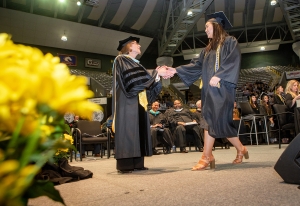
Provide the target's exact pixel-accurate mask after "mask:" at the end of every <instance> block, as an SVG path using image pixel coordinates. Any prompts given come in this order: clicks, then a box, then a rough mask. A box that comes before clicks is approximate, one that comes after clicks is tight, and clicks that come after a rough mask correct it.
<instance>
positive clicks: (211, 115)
mask: <svg viewBox="0 0 300 206" xmlns="http://www.w3.org/2000/svg"><path fill="white" fill-rule="evenodd" d="M215 63H216V51H215V50H212V51H210V52H209V53H207V54H206V55H205V50H203V51H202V52H201V53H200V55H199V58H198V59H193V60H192V61H191V63H190V64H188V65H182V66H179V67H177V68H176V70H177V73H178V75H179V77H180V78H181V79H182V81H183V82H184V83H185V84H186V85H187V86H189V85H191V84H192V83H193V82H195V81H196V80H197V79H199V78H200V77H201V76H202V82H203V87H202V91H201V100H202V114H203V117H204V119H205V121H206V122H207V124H208V126H209V128H208V132H209V134H210V135H211V136H212V137H215V138H224V137H236V136H237V130H236V128H235V127H234V125H233V120H232V119H233V118H232V110H233V105H234V100H235V88H236V84H237V82H238V78H239V73H240V64H241V52H240V49H239V46H238V42H237V40H236V39H235V38H234V37H232V36H227V37H226V39H225V41H224V44H223V46H221V48H220V66H219V69H218V70H217V71H216V72H215ZM213 76H217V77H219V78H220V79H221V81H220V85H221V86H220V88H217V87H212V86H210V85H209V81H210V79H211V78H212V77H213Z"/></svg>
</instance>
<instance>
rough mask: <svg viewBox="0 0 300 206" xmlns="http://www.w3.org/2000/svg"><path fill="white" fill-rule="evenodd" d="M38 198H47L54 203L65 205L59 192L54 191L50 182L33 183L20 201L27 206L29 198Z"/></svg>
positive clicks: (37, 181)
mask: <svg viewBox="0 0 300 206" xmlns="http://www.w3.org/2000/svg"><path fill="white" fill-rule="evenodd" d="M40 196H47V197H49V198H50V199H52V200H54V201H56V202H60V203H62V204H63V205H66V204H65V202H64V200H63V198H62V197H61V196H60V193H59V191H58V190H56V189H55V187H54V184H53V183H52V182H50V181H41V180H36V181H34V182H33V184H32V185H31V186H30V187H29V188H28V189H27V190H26V192H25V193H24V195H23V198H22V199H23V200H24V202H26V205H27V203H28V199H29V198H37V197H40Z"/></svg>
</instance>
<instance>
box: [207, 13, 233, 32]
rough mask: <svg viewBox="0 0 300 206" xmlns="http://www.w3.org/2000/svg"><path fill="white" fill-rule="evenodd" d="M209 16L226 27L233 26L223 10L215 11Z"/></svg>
mask: <svg viewBox="0 0 300 206" xmlns="http://www.w3.org/2000/svg"><path fill="white" fill-rule="evenodd" d="M207 17H208V19H215V20H216V21H214V22H217V23H218V24H221V25H222V26H223V28H224V29H231V28H232V27H233V26H232V25H231V23H230V22H229V20H228V19H227V17H226V15H225V14H224V12H223V11H219V12H215V13H213V14H208V15H207Z"/></svg>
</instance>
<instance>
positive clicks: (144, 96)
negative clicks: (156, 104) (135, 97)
mask: <svg viewBox="0 0 300 206" xmlns="http://www.w3.org/2000/svg"><path fill="white" fill-rule="evenodd" d="M139 102H140V104H141V105H142V106H143V107H144V109H145V111H147V105H148V100H147V93H146V89H144V90H143V91H141V92H140V93H139Z"/></svg>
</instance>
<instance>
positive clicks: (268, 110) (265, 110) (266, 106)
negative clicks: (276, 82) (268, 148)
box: [260, 95, 276, 142]
mask: <svg viewBox="0 0 300 206" xmlns="http://www.w3.org/2000/svg"><path fill="white" fill-rule="evenodd" d="M260 113H261V114H263V115H266V116H268V117H267V119H268V120H269V121H268V122H267V127H268V131H270V130H271V128H270V127H274V126H275V123H274V120H273V116H270V115H272V114H273V112H272V107H271V105H270V103H269V96H268V95H263V96H262V97H261V106H260ZM269 136H270V142H275V137H276V136H275V134H274V133H273V132H270V133H269Z"/></svg>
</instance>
